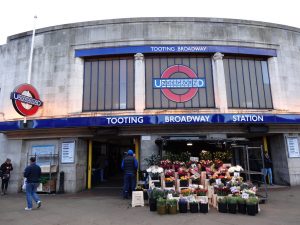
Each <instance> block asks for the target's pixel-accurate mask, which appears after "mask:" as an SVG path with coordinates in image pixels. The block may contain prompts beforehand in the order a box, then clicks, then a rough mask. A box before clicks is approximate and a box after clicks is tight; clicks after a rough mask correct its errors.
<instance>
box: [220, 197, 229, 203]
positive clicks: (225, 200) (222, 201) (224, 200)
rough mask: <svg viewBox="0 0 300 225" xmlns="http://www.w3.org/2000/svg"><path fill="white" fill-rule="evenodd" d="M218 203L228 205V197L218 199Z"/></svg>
mask: <svg viewBox="0 0 300 225" xmlns="http://www.w3.org/2000/svg"><path fill="white" fill-rule="evenodd" d="M218 203H221V204H226V203H227V197H224V198H218Z"/></svg>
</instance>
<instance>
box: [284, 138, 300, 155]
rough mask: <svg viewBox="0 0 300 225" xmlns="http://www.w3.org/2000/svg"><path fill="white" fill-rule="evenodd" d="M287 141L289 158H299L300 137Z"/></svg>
mask: <svg viewBox="0 0 300 225" xmlns="http://www.w3.org/2000/svg"><path fill="white" fill-rule="evenodd" d="M286 140H287V147H288V152H289V157H290V158H299V157H300V152H299V143H298V137H287V138H286Z"/></svg>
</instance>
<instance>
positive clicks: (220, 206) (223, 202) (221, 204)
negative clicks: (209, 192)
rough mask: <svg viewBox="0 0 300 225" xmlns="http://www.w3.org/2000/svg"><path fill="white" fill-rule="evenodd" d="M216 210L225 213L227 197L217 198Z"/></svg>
mask: <svg viewBox="0 0 300 225" xmlns="http://www.w3.org/2000/svg"><path fill="white" fill-rule="evenodd" d="M218 210H219V212H220V213H227V197H223V198H219V199H218Z"/></svg>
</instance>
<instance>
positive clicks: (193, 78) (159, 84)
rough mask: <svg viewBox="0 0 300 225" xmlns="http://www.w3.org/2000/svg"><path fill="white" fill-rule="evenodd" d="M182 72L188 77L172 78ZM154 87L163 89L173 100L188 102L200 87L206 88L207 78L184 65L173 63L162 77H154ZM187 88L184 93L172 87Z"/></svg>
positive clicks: (167, 96)
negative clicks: (178, 92)
mask: <svg viewBox="0 0 300 225" xmlns="http://www.w3.org/2000/svg"><path fill="white" fill-rule="evenodd" d="M178 73H182V74H185V75H186V76H188V78H172V75H174V74H178ZM153 88H158V89H161V91H162V93H163V94H164V95H165V96H166V98H168V99H169V100H171V101H174V102H178V103H179V102H187V101H189V100H191V99H192V98H193V97H194V96H195V95H196V94H197V92H198V88H205V79H204V78H198V77H197V75H196V73H195V72H194V71H193V70H192V69H191V68H189V67H187V66H184V65H173V66H170V67H168V68H167V69H166V70H165V71H164V72H163V74H162V75H161V78H155V79H153ZM174 88H176V89H177V88H180V89H187V92H185V93H183V94H176V93H174V92H173V91H172V90H171V89H174Z"/></svg>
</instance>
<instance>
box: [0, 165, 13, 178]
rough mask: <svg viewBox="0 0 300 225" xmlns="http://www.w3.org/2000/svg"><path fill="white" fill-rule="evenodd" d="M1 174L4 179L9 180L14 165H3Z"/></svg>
mask: <svg viewBox="0 0 300 225" xmlns="http://www.w3.org/2000/svg"><path fill="white" fill-rule="evenodd" d="M0 170H1V171H2V172H1V177H2V178H3V179H9V177H10V171H12V170H13V167H12V164H11V163H6V162H5V163H3V164H2V165H1V167H0Z"/></svg>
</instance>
